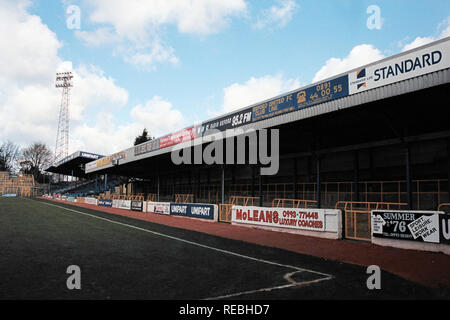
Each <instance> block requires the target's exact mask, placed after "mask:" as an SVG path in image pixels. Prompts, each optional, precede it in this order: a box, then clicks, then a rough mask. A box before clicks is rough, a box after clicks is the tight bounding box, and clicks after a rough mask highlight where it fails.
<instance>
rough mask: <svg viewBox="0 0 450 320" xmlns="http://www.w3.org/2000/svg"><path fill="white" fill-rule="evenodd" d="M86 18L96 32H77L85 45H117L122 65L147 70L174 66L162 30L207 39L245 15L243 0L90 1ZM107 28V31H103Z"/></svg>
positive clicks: (171, 50) (245, 5)
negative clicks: (161, 64)
mask: <svg viewBox="0 0 450 320" xmlns="http://www.w3.org/2000/svg"><path fill="white" fill-rule="evenodd" d="M86 3H88V6H90V7H91V8H92V12H91V14H90V15H89V18H90V20H91V21H92V22H93V23H94V24H99V25H102V26H103V27H99V28H98V29H97V30H95V31H78V32H76V33H75V34H76V36H77V37H78V38H79V39H80V40H82V41H83V42H84V43H85V44H86V45H89V46H99V45H103V44H112V43H115V44H116V49H117V52H118V53H119V54H121V55H122V57H123V59H124V61H126V62H128V63H131V64H134V65H137V66H140V67H146V68H147V69H154V68H155V65H156V64H158V63H164V62H168V63H171V64H177V63H178V62H179V58H178V57H177V56H176V55H175V50H174V49H173V48H172V47H171V46H170V45H166V44H165V43H164V42H163V41H161V36H162V34H163V33H164V31H165V28H167V27H170V26H176V27H177V29H178V31H179V32H180V33H186V34H197V35H208V34H214V33H217V32H219V31H220V30H222V29H223V28H225V27H226V26H227V25H228V24H229V22H230V20H231V19H232V17H234V16H239V15H241V14H243V13H244V12H245V11H246V8H247V4H246V2H245V0H227V1H223V0H184V1H167V0H146V1H140V0H128V1H123V0H93V1H89V2H88V1H86ZM105 25H107V27H105Z"/></svg>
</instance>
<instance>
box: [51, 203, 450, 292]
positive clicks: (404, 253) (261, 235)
mask: <svg viewBox="0 0 450 320" xmlns="http://www.w3.org/2000/svg"><path fill="white" fill-rule="evenodd" d="M43 199H46V200H52V199H48V198H43ZM52 201H55V202H63V203H66V204H70V205H73V206H78V207H83V208H89V209H93V210H97V211H102V212H107V213H111V214H117V215H121V216H126V217H131V218H134V219H140V220H145V221H149V222H154V223H158V224H163V225H166V226H172V227H177V228H183V229H188V230H193V231H198V232H202V233H206V234H212V235H216V236H220V237H224V238H229V239H235V240H241V241H246V242H251V243H255V244H259V245H263V246H268V247H275V248H280V249H285V250H289V251H293V252H298V253H301V254H307V255H312V256H315V257H321V258H325V259H329V260H335V261H341V262H345V263H352V264H356V265H361V266H369V265H378V266H379V267H380V268H381V269H383V270H386V271H388V272H391V273H393V274H396V275H398V276H400V277H403V278H405V279H408V280H410V281H414V282H417V283H420V284H422V285H425V286H428V287H432V288H438V287H450V256H448V255H446V254H443V253H434V252H425V251H418V250H405V249H398V248H390V247H382V246H377V245H373V244H371V243H366V242H355V241H346V240H329V239H322V238H315V237H308V236H303V235H297V234H292V233H284V232H275V231H268V230H262V229H257V228H251V227H243V226H235V225H231V224H227V223H212V222H206V221H205V222H204V221H201V220H198V219H190V218H184V217H176V216H169V215H162V214H154V213H148V212H147V213H146V212H136V211H130V210H124V209H116V208H108V207H99V206H96V205H91V204H86V203H76V202H67V201H61V200H52Z"/></svg>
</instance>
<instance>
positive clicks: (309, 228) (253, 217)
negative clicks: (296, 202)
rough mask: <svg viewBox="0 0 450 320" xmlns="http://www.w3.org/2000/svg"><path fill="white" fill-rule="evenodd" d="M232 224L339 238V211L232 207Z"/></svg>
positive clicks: (340, 222)
mask: <svg viewBox="0 0 450 320" xmlns="http://www.w3.org/2000/svg"><path fill="white" fill-rule="evenodd" d="M231 211H232V214H231V215H232V217H231V223H232V224H236V225H242V226H251V227H257V228H261V229H268V230H272V231H279V232H290V233H296V234H301V235H306V236H313V237H319V238H327V239H340V238H342V220H341V210H337V209H312V208H310V209H307V208H268V207H255V206H235V205H233V207H232V210H231Z"/></svg>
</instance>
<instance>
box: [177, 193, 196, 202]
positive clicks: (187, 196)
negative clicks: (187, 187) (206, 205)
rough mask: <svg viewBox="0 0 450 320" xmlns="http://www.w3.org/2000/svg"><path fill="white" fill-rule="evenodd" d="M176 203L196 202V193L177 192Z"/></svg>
mask: <svg viewBox="0 0 450 320" xmlns="http://www.w3.org/2000/svg"><path fill="white" fill-rule="evenodd" d="M175 202H176V203H192V202H194V195H193V194H192V193H177V194H175Z"/></svg>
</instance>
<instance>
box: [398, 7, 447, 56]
mask: <svg viewBox="0 0 450 320" xmlns="http://www.w3.org/2000/svg"><path fill="white" fill-rule="evenodd" d="M437 30H438V33H439V35H438V36H436V37H434V36H428V37H417V38H415V39H414V40H413V41H412V42H410V43H408V44H405V45H403V48H402V52H405V51H408V50H411V49H414V48H417V47H420V46H424V45H426V44H428V43H431V42H433V41H436V40H439V39H443V38H445V37H449V36H450V16H449V17H447V19H445V20H444V21H442V22H441V23H440V24H439V25H438V27H437Z"/></svg>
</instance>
